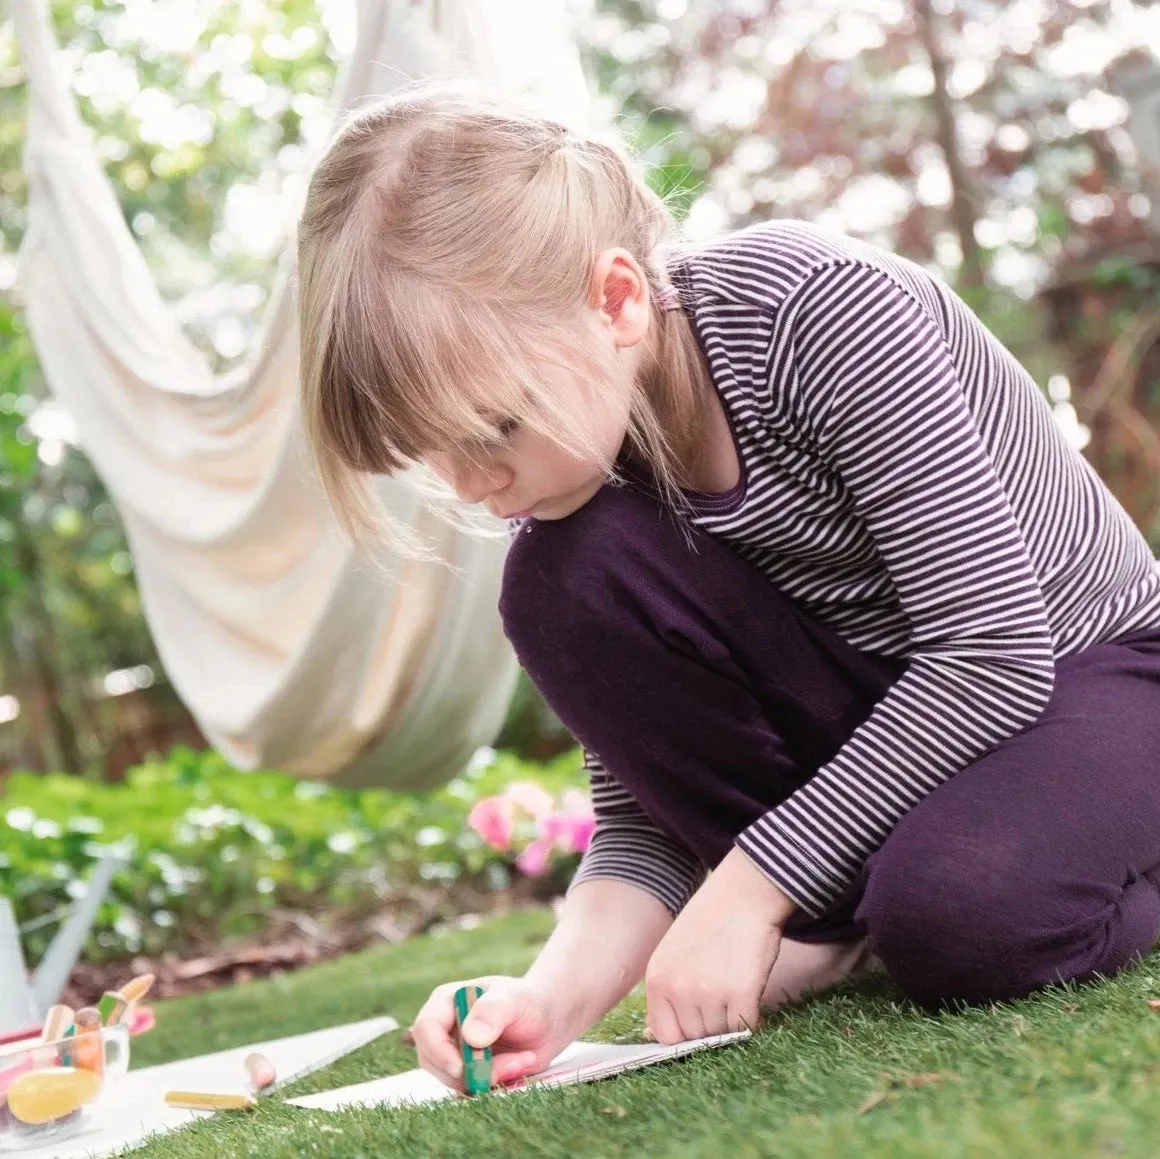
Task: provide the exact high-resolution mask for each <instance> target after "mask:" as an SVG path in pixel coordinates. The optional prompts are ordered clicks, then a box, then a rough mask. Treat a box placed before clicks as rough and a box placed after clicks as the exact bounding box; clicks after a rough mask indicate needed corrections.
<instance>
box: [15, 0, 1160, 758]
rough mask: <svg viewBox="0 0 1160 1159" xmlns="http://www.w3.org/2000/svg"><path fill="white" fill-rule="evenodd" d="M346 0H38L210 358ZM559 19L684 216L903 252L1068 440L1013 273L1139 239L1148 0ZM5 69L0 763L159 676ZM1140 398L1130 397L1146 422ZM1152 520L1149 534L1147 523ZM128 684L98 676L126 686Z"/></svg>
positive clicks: (276, 212)
mask: <svg viewBox="0 0 1160 1159" xmlns="http://www.w3.org/2000/svg"><path fill="white" fill-rule="evenodd" d="M353 9H354V4H353V0H281V2H278V3H274V2H273V0H117V2H114V0H82V2H79V3H78V2H67V3H66V2H63V0H54V2H53V14H54V17H55V20H56V26H57V31H58V36H59V38H60V43H61V45H62V53H61V67H62V69H63V70H64V71H65V73H66V74H67V75H68V76H69V78H70V80H71V83H72V86H73V89H74V92H75V93H76V95H77V99H78V102H79V104H80V108H81V113H82V116H83V118H84V120H85V121H86V123H87V124H88V125H89V126H90V127H91V128H92V131H93V136H94V141H95V145H96V149H97V152H98V155H99V156H100V157H101V158H102V160H103V162H104V164H105V167H106V170H107V172H108V173H109V175H110V177H111V179H112V180H113V182H114V184H115V186H116V189H117V193H118V195H119V197H120V199H121V204H122V206H123V207H124V212H125V217H126V220H127V221H128V223H129V225H130V226H131V228H132V230H133V232H134V234H135V235H136V237H137V239H138V240H139V242H140V244H141V246H142V249H143V250H144V252H145V254H146V256H147V258H148V259H149V262H150V265H151V267H152V269H153V272H154V274H155V276H156V277H157V279H158V282H159V284H160V286H161V287H162V290H163V292H164V293H165V295H166V296H167V298H168V299H169V300H170V301H171V302H172V304H173V309H174V310H175V312H176V314H177V316H178V317H179V318H180V319H181V321H182V323H183V324H184V325H185V327H186V328H187V331H188V332H189V333H190V334H191V336H192V337H193V338H194V339H195V341H197V342H198V343H199V345H200V346H201V347H202V349H204V351H205V352H206V355H207V357H208V358H209V359H210V360H211V362H212V363H213V364H214V365H215V366H216V367H217V368H218V369H226V368H228V367H229V366H231V365H233V364H235V363H236V362H237V361H239V360H240V359H242V358H243V357H244V356H245V354H246V352H247V350H248V349H249V346H250V343H251V342H252V340H253V338H254V336H255V335H256V334H257V332H258V329H259V327H260V323H261V315H262V309H263V306H264V305H265V303H266V300H267V297H268V295H269V292H270V290H271V288H272V285H273V281H274V272H275V266H276V260H277V255H278V253H279V252H280V250H281V247H282V245H283V244H284V242H285V241H286V239H287V238H288V236H289V235H290V232H291V230H292V228H293V221H294V217H295V214H296V211H297V209H298V206H299V204H300V198H301V196H302V193H303V190H304V187H305V181H306V177H307V174H308V171H309V166H310V163H311V160H312V158H313V157H314V156H315V155H316V153H317V150H318V149H319V148H320V146H321V144H322V142H323V141H324V139H325V136H326V134H327V132H328V129H329V124H330V115H331V106H330V92H331V88H332V84H333V81H334V76H335V72H336V68H337V64H338V62H339V61H340V60H341V58H342V57H343V55H344V54H345V53H346V52H347V51H348V50H349V47H350V45H351V42H352V39H353V18H354V13H353ZM574 11H575V21H576V28H577V33H578V36H579V38H580V40H581V44H582V47H583V51H584V55H585V59H586V62H587V65H588V68H589V72H590V75H591V76H592V78H593V80H594V82H595V83H594V87H595V88H596V89H597V90H598V91H599V93H600V94H601V101H602V107H603V111H604V113H605V115H607V116H608V117H610V118H612V119H615V120H616V121H617V122H618V123H619V125H620V126H621V128H622V129H623V131H624V132H625V134H626V135H627V137H628V138H629V139H630V140H631V141H632V142H633V143H634V144H635V145H636V146H637V147H638V149H639V150H640V152H641V154H642V156H643V158H644V160H645V161H646V162H647V163H648V164H649V165H650V167H651V173H652V180H653V181H654V183H655V184H656V187H657V188H658V189H660V190H661V191H662V192H665V193H667V194H671V195H672V199H673V203H674V205H675V206H677V207H678V209H679V211H680V213H681V214H682V216H683V217H684V218H685V225H686V229H687V231H688V232H689V233H690V234H691V235H692V236H699V235H706V234H710V233H714V232H717V231H719V230H721V229H726V228H730V227H734V226H737V225H743V224H746V223H749V222H751V221H755V220H759V219H762V218H767V217H771V216H796V217H804V218H808V219H811V220H814V221H816V222H818V223H819V224H821V225H823V226H825V227H828V228H832V229H837V230H842V231H845V232H849V233H851V234H854V235H857V236H860V237H864V238H866V239H868V240H870V241H872V242H875V243H877V244H880V245H884V246H886V247H888V248H890V249H892V250H894V251H896V252H899V253H902V254H904V255H905V256H907V257H911V258H913V259H915V260H918V261H920V262H923V263H925V264H927V265H928V266H930V267H931V268H933V269H934V270H935V271H936V272H938V273H940V274H941V275H942V276H944V277H945V278H947V279H948V280H949V281H951V282H952V283H954V284H955V285H956V286H957V288H958V289H959V290H960V292H962V293H963V294H964V296H965V297H967V298H968V300H969V301H970V302H971V304H972V305H973V306H974V307H975V308H976V309H977V310H979V312H980V313H981V314H982V315H983V317H984V318H985V320H986V321H987V322H988V324H989V325H990V326H991V327H992V328H993V329H994V330H995V331H996V333H997V334H998V335H999V336H1000V337H1001V338H1002V339H1003V340H1004V341H1005V342H1007V344H1008V345H1009V346H1010V347H1011V348H1012V349H1013V351H1014V352H1015V353H1016V354H1017V356H1019V357H1020V358H1021V359H1022V361H1023V362H1024V363H1025V364H1026V365H1027V366H1028V367H1029V369H1030V370H1031V371H1032V373H1033V374H1035V376H1036V378H1037V379H1038V380H1039V381H1040V382H1041V384H1042V385H1043V386H1044V389H1045V390H1046V391H1048V393H1049V396H1050V398H1051V400H1052V402H1053V404H1054V405H1055V406H1056V408H1057V414H1058V416H1059V418H1060V421H1061V422H1063V423H1064V424H1065V426H1066V427H1068V429H1069V430H1070V432H1071V433H1072V435H1073V436H1074V437H1075V439H1076V441H1077V444H1079V445H1082V444H1083V442H1084V440H1085V439H1086V438H1088V437H1089V434H1090V432H1089V430H1088V428H1087V427H1086V426H1084V425H1083V424H1082V423H1081V421H1080V419H1081V418H1086V417H1087V416H1086V415H1085V414H1084V408H1083V392H1084V390H1085V389H1086V388H1087V387H1088V386H1089V385H1090V383H1088V382H1086V381H1075V374H1076V367H1077V366H1079V367H1081V368H1084V369H1083V370H1082V373H1083V374H1087V373H1088V371H1087V369H1086V368H1087V367H1089V366H1090V365H1093V364H1092V363H1091V362H1090V360H1089V362H1083V361H1082V360H1078V361H1077V359H1075V358H1072V357H1069V352H1068V350H1067V349H1066V341H1055V342H1052V341H1049V329H1050V327H1049V321H1050V319H1051V314H1050V312H1049V311H1048V310H1047V309H1046V308H1045V303H1044V299H1043V298H1042V296H1041V295H1040V291H1041V290H1042V289H1043V287H1044V286H1045V285H1047V284H1048V283H1049V282H1052V281H1053V280H1054V279H1057V278H1058V277H1059V275H1060V271H1061V270H1066V269H1067V268H1069V267H1071V266H1075V265H1076V264H1077V263H1080V262H1084V261H1087V260H1089V259H1098V257H1099V255H1101V254H1104V253H1108V252H1114V253H1123V252H1125V247H1127V252H1129V253H1130V252H1131V247H1133V246H1136V245H1140V244H1143V242H1144V240H1145V239H1146V238H1147V237H1148V236H1149V229H1150V226H1149V219H1150V215H1153V220H1155V215H1154V210H1153V200H1152V199H1153V198H1154V197H1157V196H1160V191H1157V190H1155V189H1153V190H1152V192H1151V195H1150V194H1149V190H1148V189H1147V187H1146V184H1145V179H1144V176H1143V174H1142V168H1141V166H1140V164H1139V159H1138V157H1137V155H1136V149H1135V146H1134V144H1133V141H1132V139H1131V137H1130V135H1129V133H1128V131H1127V129H1126V128H1125V124H1126V120H1127V116H1128V111H1129V109H1128V104H1127V102H1126V101H1125V100H1124V99H1123V97H1121V96H1119V95H1117V92H1116V91H1115V88H1114V86H1112V85H1109V81H1108V77H1109V75H1112V74H1114V73H1115V69H1116V62H1117V61H1120V62H1122V61H1125V60H1128V61H1130V60H1133V59H1153V60H1154V57H1149V54H1148V52H1147V49H1148V48H1149V46H1154V45H1158V44H1160V7H1157V6H1155V5H1153V4H1150V3H1144V2H1139V0H1006V2H1002V0H575V8H574ZM23 90H24V77H23V71H22V68H21V64H20V61H19V56H18V53H17V50H16V45H15V41H14V37H13V34H12V29H11V26H10V25H7V24H0V601H2V603H0V607H2V608H3V616H2V620H0V682H2V688H3V691H4V692H6V693H8V694H9V695H8V697H7V698H0V722H2V721H5V720H6V719H7V718H9V717H11V715H12V713H13V712H15V711H16V708H17V705H18V706H19V709H20V714H19V716H17V717H15V719H11V720H8V723H0V768H2V767H3V766H5V765H11V764H12V763H15V762H20V763H25V764H30V765H33V766H36V767H41V768H47V767H62V768H68V769H73V770H80V769H100V768H103V767H105V766H106V765H108V764H110V762H113V753H114V750H115V748H116V744H117V738H118V735H119V733H120V732H123V730H124V728H125V723H124V720H123V713H121V712H120V711H119V710H118V709H117V708H116V707H115V705H114V706H112V707H111V705H112V702H113V701H116V700H118V699H120V700H126V699H127V698H124V697H122V698H117V697H113V698H110V697H109V696H108V691H109V688H108V680H107V679H106V677H107V674H108V673H110V672H113V673H125V672H129V673H132V672H141V671H142V667H141V666H145V667H146V669H147V670H148V671H149V672H151V673H154V674H156V676H157V677H158V679H159V680H160V678H161V677H162V673H161V669H160V665H159V664H158V661H157V658H156V655H155V653H154V651H153V648H152V645H151V643H150V641H149V638H148V632H147V630H146V628H145V626H144V623H143V621H142V617H141V610H140V606H139V601H138V599H137V595H136V590H135V587H134V585H133V578H132V568H131V555H130V551H129V546H128V545H127V544H126V542H125V539H124V535H123V533H122V531H121V529H120V525H119V523H118V521H117V519H116V515H115V512H114V511H113V509H112V506H111V504H110V503H109V501H108V498H107V496H106V495H105V492H104V490H103V488H102V486H101V484H100V481H99V480H98V479H97V478H96V477H95V475H94V473H93V471H92V469H91V467H90V466H89V465H88V461H87V460H86V459H85V457H84V456H83V454H82V453H81V452H80V451H79V450H78V449H77V448H76V445H75V440H76V432H75V431H73V430H72V429H71V425H70V421H69V418H68V415H67V414H65V413H64V412H63V410H62V409H61V408H60V407H59V406H57V405H56V404H54V403H52V402H51V400H49V399H48V397H47V394H46V391H45V387H44V384H43V381H42V379H41V376H40V373H39V370H38V367H37V363H36V359H35V356H34V354H33V352H32V350H31V347H30V344H29V342H28V338H27V335H26V333H25V332H24V329H23V326H22V323H21V319H20V314H19V307H18V303H17V302H16V301H15V300H14V298H13V295H12V293H11V288H12V285H13V279H14V254H15V252H16V249H17V247H18V245H19V241H20V236H21V230H22V225H23V205H24V200H25V196H26V189H25V183H24V178H23V175H22V172H21V168H20V147H21V142H22V137H23V132H24V121H23ZM1153 236H1154V235H1153ZM1117 260H1120V261H1121V266H1120V267H1117V268H1120V269H1124V268H1126V269H1128V270H1129V271H1135V274H1134V276H1135V277H1136V278H1137V281H1138V280H1139V278H1140V277H1143V278H1144V280H1143V282H1142V283H1139V284H1137V285H1136V286H1135V289H1134V291H1133V294H1132V295H1128V296H1127V297H1120V298H1117V299H1116V301H1115V303H1114V305H1113V306H1112V307H1109V311H1110V313H1111V314H1112V315H1115V316H1114V317H1111V320H1110V321H1108V333H1109V337H1108V341H1110V340H1111V338H1112V337H1114V333H1115V332H1116V331H1117V327H1119V329H1120V330H1121V331H1122V330H1124V329H1125V328H1130V324H1132V323H1134V322H1136V321H1137V320H1138V317H1139V316H1140V315H1141V314H1142V313H1146V312H1147V311H1148V310H1149V309H1151V310H1152V311H1153V312H1155V311H1158V310H1160V291H1158V287H1160V263H1158V264H1157V266H1156V267H1155V271H1154V273H1155V274H1156V276H1153V273H1152V272H1149V271H1151V270H1152V267H1150V266H1147V265H1145V264H1141V263H1136V262H1133V261H1132V260H1131V259H1130V258H1129V259H1128V260H1127V264H1126V267H1125V266H1124V259H1122V258H1120V259H1117ZM1106 272H1107V271H1106V267H1105V274H1106ZM1124 276H1127V275H1124ZM1117 318H1118V319H1119V320H1118V321H1117V320H1116V319H1117ZM1125 318H1126V321H1125ZM1058 331H1059V327H1058V325H1056V333H1055V337H1056V338H1057V339H1066V338H1067V334H1066V333H1064V334H1060V333H1059V332H1058ZM1101 333H1102V332H1101ZM1093 341H1094V342H1095V343H1096V345H1097V346H1098V345H1099V343H1100V342H1104V339H1103V338H1101V337H1099V335H1097V336H1096V338H1094V339H1093ZM1104 345H1106V342H1105V343H1104ZM1097 361H1098V360H1097ZM1091 374H1092V376H1094V371H1093V372H1091ZM1069 375H1070V376H1071V378H1072V381H1069ZM1073 388H1074V390H1075V393H1076V397H1075V399H1074V400H1073V397H1072V390H1073ZM1150 389H1151V388H1150ZM1152 401H1155V400H1152ZM1147 405H1148V400H1145V401H1144V402H1140V403H1139V406H1138V407H1137V408H1136V409H1137V411H1139V413H1140V414H1142V415H1143V416H1144V417H1143V420H1142V421H1144V422H1145V425H1147V420H1148V418H1149V417H1150V415H1151V412H1148V411H1147ZM1077 406H1078V407H1079V409H1078V411H1077V409H1076V408H1077ZM1141 408H1143V409H1142V410H1141ZM1156 414H1157V415H1158V416H1160V411H1158V412H1156ZM1096 437H1097V443H1099V441H1100V439H1102V438H1103V437H1104V436H1103V434H1102V433H1101V429H1100V428H1098V427H1097V428H1096ZM1143 437H1144V436H1143V435H1141V438H1143ZM1097 450H1098V447H1092V448H1090V449H1089V453H1092V452H1093V451H1097ZM1156 506H1157V508H1158V509H1160V496H1158V497H1157V502H1156ZM1155 518H1156V525H1155V526H1152V525H1151V524H1149V525H1148V528H1147V529H1148V530H1149V531H1150V532H1151V533H1152V534H1154V535H1156V536H1157V539H1158V541H1160V514H1158V515H1156V516H1155ZM146 682H147V681H146V680H145V679H142V680H141V681H139V682H138V683H137V684H136V685H134V678H133V677H131V676H130V677H122V678H121V680H120V683H119V684H117V683H116V682H114V684H115V685H116V688H117V689H122V690H124V689H126V688H128V689H130V690H132V689H134V688H135V689H136V691H135V692H134V693H133V695H136V694H137V692H141V693H142V695H144V691H143V689H142V688H141V687H140V685H142V684H144V683H146ZM525 692H526V690H525ZM149 695H150V696H153V697H154V698H155V699H154V701H152V702H151V707H149V711H150V712H152V713H157V712H164V713H168V714H169V717H170V718H171V719H172V720H175V721H176V720H177V719H178V715H175V714H178V709H177V706H176V705H175V704H174V703H173V698H172V694H171V693H168V692H167V690H166V688H165V686H164V682H163V681H161V683H160V684H159V685H157V686H156V687H155V688H153V689H150V690H149ZM517 707H518V712H517V714H516V717H518V719H516V718H513V721H512V723H511V726H510V728H509V730H508V736H509V737H510V738H515V739H516V740H517V741H518V742H519V743H521V744H527V745H532V746H534V745H535V744H536V743H537V741H536V737H537V736H539V737H541V738H542V737H543V735H544V734H545V733H551V732H552V727H553V726H552V722H551V720H550V718H547V717H546V716H545V714H544V713H543V711H542V706H540V707H537V704H536V701H535V698H534V697H528V696H527V695H524V696H522V697H521V698H520V699H519V700H518V702H517ZM174 727H181V728H187V729H190V728H192V725H191V724H189V722H187V721H186V722H185V723H184V724H179V725H175V726H174ZM159 735H160V734H159ZM5 737H7V738H8V739H7V740H5V739H4V738H5Z"/></svg>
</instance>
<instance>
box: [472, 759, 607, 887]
mask: <svg viewBox="0 0 1160 1159" xmlns="http://www.w3.org/2000/svg"><path fill="white" fill-rule="evenodd" d="M467 823H468V825H470V826H471V828H472V829H474V830H475V832H476V833H478V834H479V835H480V837H482V838H483V841H484V843H485V844H486V845H488V846H490V847H491V848H492V849H495V850H497V851H498V852H500V853H509V852H511V851H512V850H513V849H514V848H517V847H518V848H519V853H518V856H517V857H516V859H515V865H516V868H517V869H518V870H519V871H520V872H521V873H524V874H527V876H528V877H539V876H541V875H542V874H544V873H546V872H547V871H548V868H549V866H550V865H551V864H552V861H553V854H563V855H564V856H566V857H568V856H571V855H574V854H578V853H583V852H584V850H585V849H587V848H588V843H589V842H590V841H591V840H592V831H593V829H595V827H596V817H595V815H594V814H593V812H592V804H591V801H590V800H589V798H588V794H587V793H584V792H581V791H580V790H579V789H565V790H564V791H563V793H561V794H560V797H559V799H556V798H554V797H553V796H552V794H551V793H549V792H547V791H546V790H545V789H543V788H542V787H541V786H540V785H537V784H536V783H535V782H534V781H515V782H513V783H512V784H510V785H508V787H507V788H506V789H505V790H504V791H503V792H502V793H500V794H498V795H497V796H494V797H484V798H483V799H482V800H480V801H477V802H476V803H475V805H474V806H473V807H472V810H471V812H470V813H469V814H468V816H467Z"/></svg>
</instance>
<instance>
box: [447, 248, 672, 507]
mask: <svg viewBox="0 0 1160 1159" xmlns="http://www.w3.org/2000/svg"><path fill="white" fill-rule="evenodd" d="M594 284H595V286H596V287H597V291H596V295H595V300H594V301H593V303H592V305H593V316H592V318H593V324H594V326H595V328H596V331H597V336H598V341H600V342H602V343H607V344H608V348H609V350H608V352H609V353H610V354H611V355H612V356H613V357H612V358H611V359H610V360H609V361H608V362H607V363H606V365H609V364H614V365H615V366H616V367H617V368H618V371H617V373H616V374H615V375H614V376H612V377H611V378H610V379H609V380H607V381H604V382H600V383H596V382H593V381H592V380H591V379H588V378H585V377H582V376H580V375H578V374H571V373H567V372H565V371H561V370H553V371H551V372H549V374H548V377H547V379H546V385H547V386H548V387H549V388H550V389H551V390H552V392H553V396H554V398H555V401H556V402H557V404H558V406H559V407H560V408H561V409H562V411H563V412H564V415H565V416H566V418H567V426H568V429H569V430H574V431H576V432H577V434H578V435H586V436H587V438H586V439H585V438H584V437H578V438H577V440H576V444H577V445H579V446H583V445H585V443H586V444H587V446H588V447H591V448H592V451H593V455H592V457H588V456H580V455H577V454H574V453H571V452H569V451H567V450H565V449H564V448H563V447H561V446H559V445H557V444H556V443H555V442H553V441H552V440H551V439H550V438H548V437H547V436H545V435H541V434H539V433H538V432H536V431H534V430H532V429H530V428H528V427H520V426H518V425H517V424H516V423H515V422H514V421H510V420H508V419H507V418H506V416H504V415H493V416H491V417H492V419H493V420H494V423H495V426H496V427H497V428H498V429H499V430H500V432H501V434H502V436H503V437H502V438H501V439H500V440H498V441H497V442H496V444H495V446H494V447H492V448H488V450H487V452H486V453H485V454H483V455H480V456H475V457H474V458H473V459H472V458H468V457H467V456H463V455H455V454H452V453H438V454H436V453H432V454H429V455H428V456H427V457H426V462H427V465H428V466H429V467H430V468H431V469H432V470H433V471H434V472H435V473H436V474H437V475H438V476H439V477H440V478H441V479H443V480H444V481H445V482H446V483H448V484H449V485H450V486H452V487H454V488H455V492H456V494H457V495H458V496H459V498H460V500H461V501H462V502H464V503H485V504H486V505H487V507H488V510H489V511H491V513H492V514H493V515H497V516H499V517H500V518H501V519H509V518H511V517H512V516H516V515H518V516H526V515H534V516H535V517H536V518H537V519H563V518H564V517H565V516H568V515H571V514H572V513H573V512H574V511H577V510H579V509H580V508H581V507H583V506H584V504H585V503H587V502H588V500H589V499H591V498H592V496H593V495H595V494H596V492H597V491H599V490H600V488H601V487H602V486H603V485H604V482H605V480H606V479H607V477H608V470H609V468H610V467H611V466H612V464H613V463H614V462H615V461H616V458H617V456H618V455H619V453H620V450H621V447H622V446H623V445H624V440H625V435H626V432H627V430H628V416H629V408H630V403H631V390H632V383H633V379H634V378H635V376H636V374H637V371H638V368H639V364H640V360H641V358H642V357H644V350H645V347H644V345H643V342H642V340H643V339H644V338H645V336H646V335H647V333H648V329H649V294H648V288H647V282H646V279H645V275H644V271H643V270H642V269H641V267H640V266H639V265H638V264H637V262H636V259H635V258H633V257H632V255H631V254H629V253H628V251H627V250H623V249H619V248H616V249H608V250H605V251H604V252H603V253H602V254H601V255H600V256H599V258H598V259H597V261H596V266H595V278H594Z"/></svg>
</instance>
